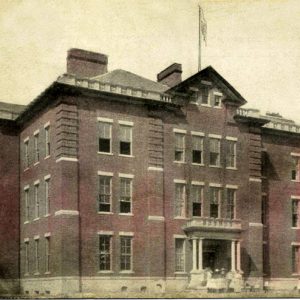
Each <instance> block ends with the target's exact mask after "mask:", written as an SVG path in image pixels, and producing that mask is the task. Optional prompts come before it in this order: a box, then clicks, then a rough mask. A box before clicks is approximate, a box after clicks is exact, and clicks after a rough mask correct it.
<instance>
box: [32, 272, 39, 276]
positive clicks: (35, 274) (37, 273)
mask: <svg viewBox="0 0 300 300" xmlns="http://www.w3.org/2000/svg"><path fill="white" fill-rule="evenodd" d="M33 275H34V276H38V275H41V274H40V273H39V272H35V273H33Z"/></svg>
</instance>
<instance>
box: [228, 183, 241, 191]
mask: <svg viewBox="0 0 300 300" xmlns="http://www.w3.org/2000/svg"><path fill="white" fill-rule="evenodd" d="M225 187H226V188H227V189H235V190H237V189H238V188H239V186H238V185H235V184H226V186H225Z"/></svg>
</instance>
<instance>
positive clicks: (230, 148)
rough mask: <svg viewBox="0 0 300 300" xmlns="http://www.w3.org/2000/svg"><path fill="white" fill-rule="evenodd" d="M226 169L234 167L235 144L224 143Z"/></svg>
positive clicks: (233, 142) (230, 142) (231, 142)
mask: <svg viewBox="0 0 300 300" xmlns="http://www.w3.org/2000/svg"><path fill="white" fill-rule="evenodd" d="M226 145H227V147H226V148H227V149H226V150H227V151H226V167H231V168H234V167H235V166H236V142H235V141H226Z"/></svg>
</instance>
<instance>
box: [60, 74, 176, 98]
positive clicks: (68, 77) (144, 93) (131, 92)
mask: <svg viewBox="0 0 300 300" xmlns="http://www.w3.org/2000/svg"><path fill="white" fill-rule="evenodd" d="M57 82H60V83H64V84H69V85H73V86H79V87H84V88H88V89H91V90H97V91H105V92H109V93H114V94H120V95H126V96H132V97H138V98H145V99H150V100H156V101H160V102H166V103H172V97H171V96H170V95H168V94H164V93H159V92H153V91H148V90H139V89H134V88H132V87H128V86H120V85H115V84H114V85H112V84H109V83H103V82H101V81H97V80H92V79H88V78H76V76H74V75H72V74H64V75H62V76H60V77H59V78H58V79H57Z"/></svg>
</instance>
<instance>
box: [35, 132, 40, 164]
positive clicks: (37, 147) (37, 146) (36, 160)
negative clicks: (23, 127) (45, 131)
mask: <svg viewBox="0 0 300 300" xmlns="http://www.w3.org/2000/svg"><path fill="white" fill-rule="evenodd" d="M39 160H40V152H39V134H36V135H35V136H34V162H35V163H37V162H38V161H39Z"/></svg>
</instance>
